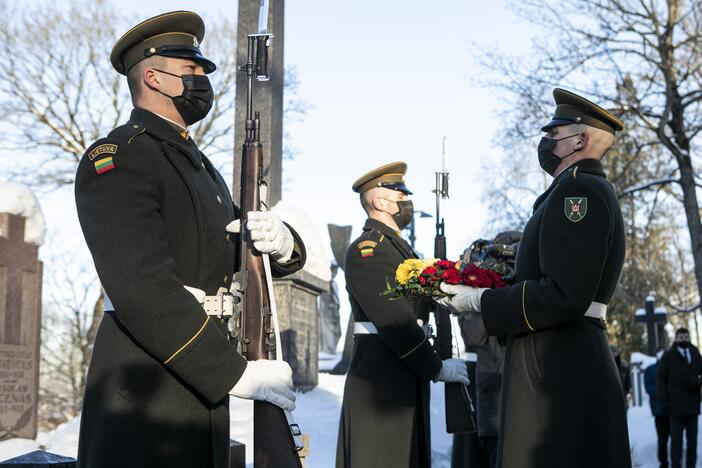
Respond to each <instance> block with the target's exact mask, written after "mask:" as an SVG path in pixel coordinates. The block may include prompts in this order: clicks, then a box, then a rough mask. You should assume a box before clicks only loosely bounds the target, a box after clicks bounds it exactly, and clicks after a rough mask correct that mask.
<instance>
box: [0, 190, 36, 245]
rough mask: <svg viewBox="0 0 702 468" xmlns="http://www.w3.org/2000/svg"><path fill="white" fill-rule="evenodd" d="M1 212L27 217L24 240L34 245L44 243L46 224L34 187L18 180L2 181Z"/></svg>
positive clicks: (0, 194) (0, 193)
mask: <svg viewBox="0 0 702 468" xmlns="http://www.w3.org/2000/svg"><path fill="white" fill-rule="evenodd" d="M0 213H9V214H13V215H17V216H21V217H23V218H26V222H25V225H24V241H25V242H26V243H28V244H33V245H43V244H44V236H45V234H46V224H45V222H44V215H43V214H42V212H41V208H40V206H39V201H38V200H37V197H36V196H34V193H33V192H32V189H30V188H29V187H27V186H26V185H24V184H20V183H17V182H0Z"/></svg>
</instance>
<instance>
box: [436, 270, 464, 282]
mask: <svg viewBox="0 0 702 468" xmlns="http://www.w3.org/2000/svg"><path fill="white" fill-rule="evenodd" d="M441 279H442V280H444V281H445V282H447V283H448V284H461V274H460V273H459V272H458V270H456V269H455V268H449V269H448V270H444V271H443V272H442V273H441Z"/></svg>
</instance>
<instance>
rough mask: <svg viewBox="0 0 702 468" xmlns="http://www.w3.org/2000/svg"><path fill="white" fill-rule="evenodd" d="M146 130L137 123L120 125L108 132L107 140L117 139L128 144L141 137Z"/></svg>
mask: <svg viewBox="0 0 702 468" xmlns="http://www.w3.org/2000/svg"><path fill="white" fill-rule="evenodd" d="M145 131H146V129H145V128H144V126H143V125H142V124H140V123H138V122H129V123H126V124H124V125H120V126H119V127H117V128H115V129H114V130H112V131H111V132H110V134H109V135H108V137H109V138H117V139H119V140H123V141H126V143H127V144H130V143H131V142H132V140H134V138H136V137H137V136H139V135H142V134H143V133H144V132H145Z"/></svg>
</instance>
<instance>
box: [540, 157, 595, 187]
mask: <svg viewBox="0 0 702 468" xmlns="http://www.w3.org/2000/svg"><path fill="white" fill-rule="evenodd" d="M573 174H575V177H576V178H577V176H578V174H592V175H596V176H599V177H605V178H606V177H607V175H606V174H605V171H604V169H603V168H602V162H600V161H599V160H597V159H581V160H580V161H577V162H575V163H574V164H573V165H572V166H570V167H569V168H567V169H566V170H565V171H563V172H561V173H560V174H558V177H556V178H555V179H554V180H553V182H554V183H557V182H560V181H561V180H563V179H566V178H568V177H573Z"/></svg>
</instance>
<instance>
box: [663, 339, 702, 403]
mask: <svg viewBox="0 0 702 468" xmlns="http://www.w3.org/2000/svg"><path fill="white" fill-rule="evenodd" d="M687 349H688V350H689V351H690V357H691V362H690V363H688V362H687V359H686V358H684V357H683V356H682V354H680V351H679V349H678V345H677V344H674V345H673V346H672V347H671V348H670V349H669V350H668V351H666V352H665V353H664V354H663V357H661V362H659V363H658V370H657V372H656V383H657V385H656V386H657V390H658V396H659V398H660V401H661V403H662V405H663V407H665V408H667V409H668V414H669V415H670V416H690V415H695V414H700V385H701V384H702V357H700V352H699V351H698V350H697V348H696V347H695V346H692V345H690V347H689V348H687Z"/></svg>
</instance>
